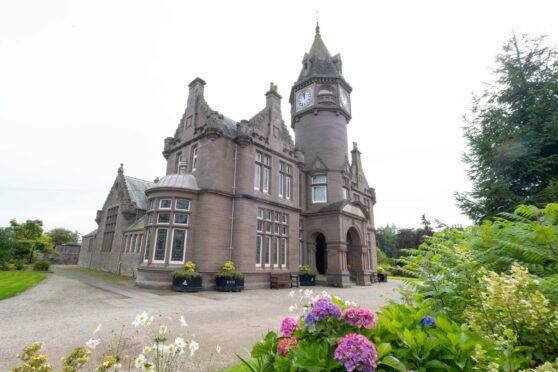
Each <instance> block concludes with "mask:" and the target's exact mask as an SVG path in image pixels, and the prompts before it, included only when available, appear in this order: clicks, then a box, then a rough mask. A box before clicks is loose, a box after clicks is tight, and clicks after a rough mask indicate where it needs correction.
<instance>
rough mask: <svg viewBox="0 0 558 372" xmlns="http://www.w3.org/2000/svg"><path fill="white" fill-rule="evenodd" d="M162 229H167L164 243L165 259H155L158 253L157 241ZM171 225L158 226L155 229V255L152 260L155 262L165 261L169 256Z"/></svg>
mask: <svg viewBox="0 0 558 372" xmlns="http://www.w3.org/2000/svg"><path fill="white" fill-rule="evenodd" d="M161 230H165V231H166V235H165V243H164V244H163V259H162V260H156V259H155V255H156V253H157V242H158V240H159V231H161ZM169 230H170V228H169V227H157V228H156V229H155V240H154V242H153V257H152V260H151V262H153V263H162V264H164V263H165V259H166V258H167V244H168V240H169Z"/></svg>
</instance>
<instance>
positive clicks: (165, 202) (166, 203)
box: [159, 199, 171, 208]
mask: <svg viewBox="0 0 558 372" xmlns="http://www.w3.org/2000/svg"><path fill="white" fill-rule="evenodd" d="M170 207H171V200H170V199H161V203H160V204H159V208H170Z"/></svg>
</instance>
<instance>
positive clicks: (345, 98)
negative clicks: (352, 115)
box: [340, 89, 351, 112]
mask: <svg viewBox="0 0 558 372" xmlns="http://www.w3.org/2000/svg"><path fill="white" fill-rule="evenodd" d="M340 99H341V107H343V108H344V109H345V110H347V111H349V112H351V107H350V105H349V93H347V92H346V91H345V90H344V89H340Z"/></svg>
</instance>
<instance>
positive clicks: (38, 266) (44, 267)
mask: <svg viewBox="0 0 558 372" xmlns="http://www.w3.org/2000/svg"><path fill="white" fill-rule="evenodd" d="M49 268H50V264H49V263H48V261H45V260H40V261H37V262H35V264H34V265H33V270H36V271H48V269H49Z"/></svg>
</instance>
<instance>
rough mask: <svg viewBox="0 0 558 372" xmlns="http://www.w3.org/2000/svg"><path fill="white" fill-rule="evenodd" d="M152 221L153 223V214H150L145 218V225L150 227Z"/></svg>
mask: <svg viewBox="0 0 558 372" xmlns="http://www.w3.org/2000/svg"><path fill="white" fill-rule="evenodd" d="M153 221H154V217H153V214H150V215H149V217H148V218H147V224H148V225H152V224H153Z"/></svg>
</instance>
